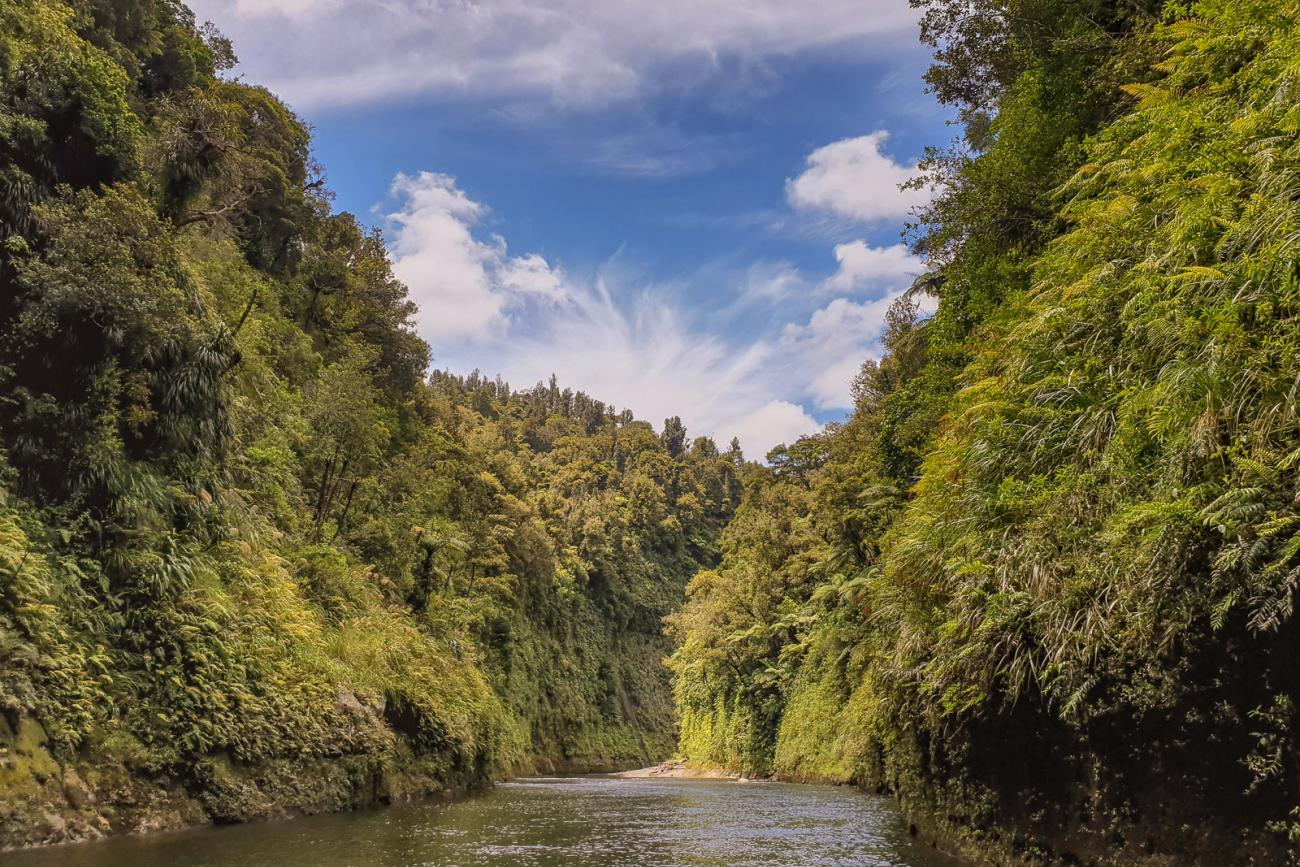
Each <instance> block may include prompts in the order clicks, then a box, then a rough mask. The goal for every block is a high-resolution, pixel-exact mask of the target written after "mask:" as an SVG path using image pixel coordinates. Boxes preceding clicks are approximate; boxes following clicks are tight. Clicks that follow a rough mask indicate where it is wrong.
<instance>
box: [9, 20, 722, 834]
mask: <svg viewBox="0 0 1300 867" xmlns="http://www.w3.org/2000/svg"><path fill="white" fill-rule="evenodd" d="M232 62H233V54H232V50H231V46H230V45H229V44H228V43H227V42H226V41H225V40H223V39H222V38H221V37H220V35H219V34H216V33H215V32H213V31H210V30H203V31H200V30H198V29H196V28H195V25H194V21H193V19H192V16H191V15H190V14H189V13H188V12H187V10H186V9H185V8H184V7H183V6H182V5H181V4H179V3H175V2H171V0H149V2H134V3H130V4H123V3H117V2H113V0H87V2H82V0H78V2H67V3H64V2H55V0H37V2H34V3H32V2H19V0H0V241H2V247H0V280H2V281H3V291H2V292H0V335H3V336H2V337H0V443H2V444H3V450H2V452H0V659H2V660H3V662H2V664H0V746H2V747H3V755H4V765H3V767H2V768H0V783H2V785H3V798H0V845H6V844H10V845H11V844H21V843H31V842H42V841H44V842H50V841H59V840H64V839H69V838H80V837H87V836H96V835H99V834H101V833H104V832H121V831H128V830H134V829H138V828H159V827H167V826H172V825H178V824H183V823H190V822H196V821H209V820H211V821H222V822H224V821H234V820H241V819H247V818H253V817H258V816H266V815H277V814H284V813H293V812H312V811H319V810H327V809H339V808H342V807H347V806H352V805H360V804H367V803H372V802H377V801H388V800H393V799H400V798H405V797H413V796H416V795H421V794H426V793H436V792H443V791H458V790H462V789H464V788H466V787H469V786H474V785H479V784H482V783H484V782H487V781H490V780H492V779H494V778H499V777H501V776H503V775H507V774H510V773H515V772H522V771H528V770H532V769H534V768H543V769H552V768H570V769H582V768H604V767H619V766H627V765H630V764H645V763H648V762H649V761H651V760H653V759H658V758H660V757H662V756H663V755H666V754H668V753H669V752H670V751H671V748H672V744H673V740H674V736H675V735H674V722H673V711H672V700H671V691H670V684H669V681H668V673H667V671H666V670H665V669H664V668H663V666H662V665H661V660H662V658H663V657H664V655H665V654H666V653H667V651H668V649H669V647H668V644H667V642H666V639H665V638H664V637H663V635H662V627H661V618H662V617H663V616H664V615H665V614H667V613H668V612H669V611H670V610H671V609H672V608H673V607H674V606H675V605H676V604H677V600H678V599H679V598H680V596H681V592H682V588H683V586H684V585H685V583H686V581H687V580H688V579H689V577H690V575H691V574H692V573H693V572H694V571H696V570H697V569H698V568H700V567H701V566H703V565H708V564H711V563H713V562H715V561H716V557H717V534H718V531H719V529H720V528H721V526H723V525H724V524H725V522H726V521H727V519H728V517H729V515H730V512H731V510H732V508H733V504H734V499H735V496H736V491H737V489H736V475H737V468H738V466H739V465H740V463H741V458H740V455H739V453H738V451H732V452H729V453H727V454H720V453H719V451H718V449H717V448H716V447H715V446H714V444H713V443H712V442H711V441H709V440H707V439H697V440H695V441H694V442H688V441H687V440H686V432H685V430H684V429H683V428H682V426H681V424H680V422H678V421H676V420H675V419H674V420H669V422H668V423H667V424H666V426H665V431H664V433H663V435H662V436H660V435H657V434H656V433H655V432H654V431H653V429H652V428H651V426H650V425H649V424H646V423H644V422H639V421H636V420H634V419H633V418H632V416H631V414H630V413H628V412H624V411H617V410H615V408H613V407H611V406H607V405H605V404H603V403H601V402H600V401H597V400H595V399H593V398H591V397H589V396H587V395H585V394H583V393H580V392H579V393H574V392H573V391H571V390H567V389H563V390H562V389H561V388H560V387H559V386H558V385H557V384H556V383H555V382H554V381H552V382H551V383H550V384H549V385H539V386H537V387H536V388H533V389H529V390H525V391H514V390H512V389H511V388H510V387H509V386H508V385H506V384H505V383H502V382H500V381H487V380H485V379H483V378H481V377H480V376H478V375H477V374H476V375H472V376H469V377H456V376H452V375H450V374H445V373H438V372H434V373H433V374H432V375H431V376H430V375H428V370H427V368H428V364H429V354H430V353H429V348H428V346H426V345H425V344H424V342H423V341H422V340H420V339H419V338H418V337H417V336H416V335H415V333H414V331H413V329H412V314H413V312H414V308H413V306H412V304H411V303H410V302H409V301H408V299H407V296H406V289H405V287H403V286H402V285H401V284H400V283H399V282H398V281H396V280H395V279H394V277H393V275H392V272H391V269H390V264H389V260H388V256H387V252H386V250H385V247H384V244H383V241H382V239H381V238H380V237H379V236H378V234H376V233H374V232H371V231H369V230H366V229H364V228H363V227H362V226H361V225H359V224H358V222H357V221H356V220H355V219H354V218H353V217H352V216H350V215H348V214H344V213H333V212H332V211H331V208H330V197H329V193H328V190H327V188H326V187H325V185H324V183H323V180H322V177H321V175H320V169H319V167H318V166H316V165H315V164H314V163H313V161H312V159H311V155H310V154H311V150H310V137H309V135H308V132H307V130H306V128H305V127H304V125H303V124H302V123H301V122H300V121H299V120H298V119H297V118H296V117H295V116H294V115H293V114H292V113H291V112H290V111H289V110H288V109H286V108H285V106H284V105H282V104H281V103H280V102H279V101H278V100H277V99H276V98H275V97H274V96H273V95H272V94H270V93H268V92H267V91H265V90H263V89H261V88H258V87H256V86H253V85H249V84H245V83H242V82H240V81H235V80H227V79H223V78H221V77H219V73H220V72H221V71H222V70H224V69H227V68H229V67H230V65H231V64H232Z"/></svg>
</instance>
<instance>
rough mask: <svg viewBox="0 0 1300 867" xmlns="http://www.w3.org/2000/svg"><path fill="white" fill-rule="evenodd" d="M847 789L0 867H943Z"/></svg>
mask: <svg viewBox="0 0 1300 867" xmlns="http://www.w3.org/2000/svg"><path fill="white" fill-rule="evenodd" d="M957 863H958V862H956V861H954V860H951V859H949V858H946V857H945V856H943V855H941V854H939V853H937V852H935V851H934V850H933V849H930V848H929V847H926V846H923V845H920V844H918V843H916V842H915V841H914V840H913V839H912V838H911V837H910V836H909V835H908V833H907V826H906V824H905V823H904V822H903V820H902V819H901V818H900V816H899V814H898V811H897V809H896V808H895V807H894V805H893V803H892V802H890V801H888V800H887V799H884V798H878V797H875V796H872V795H865V794H862V793H860V792H857V791H855V790H852V789H847V788H835V787H830V786H794V785H787V784H783V783H747V784H740V783H733V782H728V781H723V780H673V779H649V780H645V779H623V778H616V777H605V776H588V777H536V778H531V779H526V780H516V781H512V782H509V783H503V784H501V785H499V786H497V787H496V788H494V789H493V790H491V791H489V792H486V793H484V794H482V795H477V796H474V797H470V798H465V799H463V800H460V801H456V802H453V803H450V804H425V805H418V806H408V807H398V808H393V809H390V810H382V811H373V812H361V813H351V814H345V815H338V816H318V817H314V818H310V819H297V820H293V821H289V822H274V823H267V824H261V825H246V826H237V827H230V828H219V829H202V830H194V831H185V832H180V833H175V834H161V835H154V836H148V837H137V838H119V839H114V840H109V841H106V842H102V843H91V844H86V845H82V846H71V847H61V848H58V849H48V850H42V851H33V852H25V853H11V854H7V855H6V856H5V864H6V867H55V865H58V867H164V865H165V867H260V865H276V867H354V865H355V867H362V865H365V867H370V865H379V867H426V865H427V867H442V865H448V867H450V865H455V867H479V865H483V867H505V865H520V867H596V865H648V867H649V865H653V867H722V865H727V867H730V865H751V864H752V865H770V867H838V865H854V867H862V865H866V867H953V865H956V864H957Z"/></svg>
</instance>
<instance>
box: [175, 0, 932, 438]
mask: <svg viewBox="0 0 1300 867" xmlns="http://www.w3.org/2000/svg"><path fill="white" fill-rule="evenodd" d="M190 5H191V6H192V7H193V8H194V9H195V12H196V14H197V15H198V17H199V19H200V20H204V19H210V20H212V21H213V22H214V23H216V24H217V26H218V27H219V28H220V29H221V30H222V31H223V32H225V33H226V34H227V35H228V36H230V37H232V39H234V41H235V46H236V50H237V52H238V53H239V56H240V59H241V65H240V67H239V69H238V70H237V73H238V74H241V75H243V76H244V77H245V78H246V79H247V80H249V81H251V82H254V83H259V84H266V85H267V86H269V87H270V88H271V89H272V90H274V91H275V92H276V93H277V94H279V95H280V96H281V97H282V98H284V99H285V100H286V101H287V102H288V103H289V104H290V105H291V106H292V107H293V108H294V109H295V110H296V111H297V112H298V113H299V114H300V115H301V116H302V117H303V118H304V120H306V121H307V122H308V123H309V124H311V125H312V127H313V128H314V131H315V155H316V157H317V159H318V160H319V161H320V162H321V163H322V165H323V166H324V168H325V172H326V175H327V177H328V180H329V184H330V186H331V188H332V189H333V190H334V191H335V193H336V195H337V199H336V205H337V206H338V207H339V208H341V209H346V210H350V211H352V212H354V213H356V214H357V215H358V216H360V217H361V218H362V219H363V220H364V221H365V222H367V223H369V224H371V225H375V226H378V227H380V228H381V229H382V230H383V231H384V233H385V236H386V238H387V239H388V241H389V246H390V250H391V252H392V255H393V260H394V265H395V269H396V271H397V273H398V275H399V276H400V277H401V278H402V279H403V280H405V281H406V282H407V284H408V286H409V287H410V289H411V294H412V297H413V298H414V299H415V300H416V301H417V303H418V304H419V305H420V307H421V315H420V319H419V325H420V330H421V332H422V334H423V335H424V336H425V338H426V339H428V340H429V342H430V344H431V346H432V347H433V354H434V363H435V364H436V365H437V366H439V367H447V368H450V369H452V370H456V371H460V372H468V371H469V370H472V369H474V368H478V369H480V370H482V371H484V372H485V373H487V374H489V375H493V374H497V373H500V374H501V375H503V376H505V377H506V378H507V379H508V380H509V381H510V382H511V383H512V384H513V385H515V386H516V387H523V386H527V385H530V384H532V383H533V382H536V381H538V380H542V379H545V378H547V377H548V376H549V375H550V374H551V373H552V372H554V373H556V374H558V375H559V377H560V379H561V381H562V382H563V383H564V384H565V385H569V386H572V387H575V388H581V389H584V390H587V391H589V392H590V393H592V394H593V395H594V396H596V397H598V398H600V399H603V400H605V401H607V402H611V403H614V404H616V405H618V406H620V407H622V406H627V407H630V408H631V409H632V410H633V411H634V412H636V413H637V415H638V416H641V417H643V418H647V419H649V420H651V421H653V422H654V423H655V424H656V425H658V424H659V423H660V421H661V420H662V419H663V418H664V417H665V416H666V415H669V414H680V415H681V416H682V417H683V419H684V420H685V422H686V424H687V427H688V429H689V430H690V431H691V433H692V434H704V433H708V434H712V435H714V436H715V437H717V438H718V439H719V440H720V441H723V442H725V441H726V440H727V439H729V438H730V437H731V436H733V435H737V436H739V437H740V438H741V440H742V443H743V445H744V446H745V449H746V452H747V453H748V454H750V455H751V456H755V457H757V456H760V455H761V454H762V453H763V452H765V451H766V450H767V449H768V448H770V447H771V446H772V445H775V444H776V443H778V442H781V441H786V440H790V439H793V438H794V437H797V436H799V435H801V434H804V433H809V432H811V431H813V430H815V429H816V428H817V427H818V425H819V424H821V423H824V422H826V421H829V420H834V419H838V418H841V417H842V416H843V414H844V411H845V409H846V408H847V406H848V404H849V397H848V383H849V381H850V380H851V378H852V375H853V373H854V371H855V370H856V368H857V367H858V365H860V364H861V362H862V361H863V360H865V359H866V358H868V357H872V356H873V355H875V353H876V352H877V351H878V337H879V332H880V327H881V322H882V318H883V315H884V311H885V310H886V309H887V308H888V306H889V303H891V301H892V299H893V298H894V297H895V296H896V295H897V294H898V292H899V291H901V290H902V289H904V288H906V286H907V285H908V284H910V282H911V277H912V275H914V274H915V273H917V272H919V270H920V269H921V268H922V263H920V262H919V261H917V260H915V259H914V258H913V257H911V256H910V255H909V254H908V253H907V252H906V250H905V249H903V248H902V247H900V246H898V242H899V232H900V229H901V227H902V224H903V222H904V221H905V219H906V214H907V213H908V211H909V210H910V209H912V208H914V207H916V206H918V205H920V204H923V202H924V200H925V198H926V194H925V193H923V192H916V191H913V192H900V191H899V190H898V188H897V187H898V182H899V181H900V180H902V179H905V178H906V177H908V176H909V175H910V174H911V173H912V172H913V170H914V166H915V160H916V157H917V156H918V155H919V154H920V153H921V152H922V149H923V148H924V146H925V145H927V144H942V143H944V142H945V141H946V140H947V139H948V138H949V137H950V136H951V134H952V133H951V129H950V128H949V127H948V126H947V125H946V124H945V120H946V117H947V115H946V113H945V112H944V111H943V110H941V109H940V108H939V107H938V106H937V105H936V104H935V103H934V102H933V100H932V99H931V98H930V97H929V96H927V95H926V94H925V93H924V88H923V84H922V82H921V74H922V72H923V71H924V69H925V66H926V64H927V62H928V52H927V51H926V50H925V49H924V47H923V46H921V45H919V44H918V42H917V39H916V25H915V15H914V13H913V12H912V11H911V10H909V9H908V7H907V4H906V0H814V2H807V3H799V4H793V3H789V2H788V0H689V2H688V0H657V2H647V0H604V2H595V0H528V2H524V0H279V2H276V0H192V2H191V4H190Z"/></svg>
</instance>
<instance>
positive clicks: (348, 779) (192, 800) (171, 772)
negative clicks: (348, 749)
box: [0, 714, 645, 853]
mask: <svg viewBox="0 0 1300 867" xmlns="http://www.w3.org/2000/svg"><path fill="white" fill-rule="evenodd" d="M644 761H645V758H644V757H642V756H638V757H594V756H593V757H582V756H576V757H560V758H557V757H549V756H534V757H531V758H530V759H528V760H526V761H524V762H522V763H521V764H519V765H517V766H515V767H513V768H511V769H508V771H509V772H508V773H498V774H495V775H494V774H491V773H489V772H488V771H487V770H486V769H483V768H477V767H471V768H462V767H457V766H456V765H455V764H454V763H453V762H452V761H451V760H450V759H449V758H448V757H447V756H445V755H439V754H432V755H431V754H417V753H415V752H414V751H413V750H411V749H410V748H409V747H407V746H406V745H403V744H400V743H398V744H395V745H394V747H393V749H392V750H391V751H388V752H385V753H364V754H355V755H346V756H324V757H323V756H313V757H297V758H281V759H273V760H268V761H264V762H259V763H256V764H252V765H246V764H239V763H236V762H234V761H232V760H231V758H230V757H229V756H228V755H226V754H224V753H216V754H213V755H210V756H207V757H205V758H204V759H203V760H201V761H199V762H196V763H195V764H194V765H193V766H192V767H188V768H184V769H177V768H149V767H132V766H131V764H130V761H129V759H124V758H122V757H116V756H115V757H111V758H106V757H104V756H92V757H90V758H84V757H79V758H75V759H71V760H67V759H64V760H61V759H60V758H57V757H56V756H55V755H54V754H53V752H52V751H51V750H50V748H49V743H48V738H47V736H46V733H45V730H44V728H43V727H42V726H41V724H40V723H39V722H38V721H37V720H35V719H33V718H31V717H27V716H23V717H19V718H17V719H16V720H13V719H7V718H6V717H5V716H4V715H3V714H0V853H3V852H10V851H16V850H22V849H32V848H42V847H46V846H59V845H63V844H70V843H84V842H92V841H94V840H98V839H103V838H107V837H113V836H122V835H131V834H150V833H155V832H166V831H178V830H182V829H185V828H192V827H200V826H204V825H224V824H242V823H252V822H262V821H273V820H281V819H292V818H299V817H304V816H313V815H320V814H326V813H344V812H349V811H352V810H361V809H368V808H377V807H386V806H389V805H393V804H401V803H413V802H419V801H434V800H452V799H455V798H457V797H461V796H464V795H467V794H470V793H472V792H475V791H481V790H483V789H486V788H488V787H490V786H491V785H493V784H494V783H495V782H499V781H501V780H504V779H509V778H513V777H521V776H529V775H536V774H584V773H616V772H619V771H624V770H627V769H630V768H635V767H637V766H639V765H641V764H644Z"/></svg>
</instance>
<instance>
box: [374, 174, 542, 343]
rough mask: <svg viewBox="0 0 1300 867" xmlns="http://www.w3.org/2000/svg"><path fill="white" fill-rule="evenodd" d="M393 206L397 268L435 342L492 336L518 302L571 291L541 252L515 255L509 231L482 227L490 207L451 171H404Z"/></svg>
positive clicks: (392, 237) (391, 231)
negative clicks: (486, 234) (478, 231)
mask: <svg viewBox="0 0 1300 867" xmlns="http://www.w3.org/2000/svg"><path fill="white" fill-rule="evenodd" d="M391 193H392V196H393V198H395V199H396V200H397V201H398V203H399V207H398V209H397V210H396V211H394V212H393V213H391V214H389V215H388V217H387V221H388V230H389V231H388V235H389V238H390V244H391V249H392V257H393V271H394V273H396V275H397V277H398V278H399V279H400V280H402V281H403V282H404V283H406V285H407V287H408V288H409V289H410V292H411V299H412V300H413V301H415V303H416V304H417V305H418V306H419V308H420V313H419V318H418V322H419V327H420V330H421V331H422V333H423V335H424V336H425V337H426V338H427V339H428V340H429V341H430V342H432V343H434V344H435V345H436V344H438V343H442V342H448V341H459V340H475V339H482V338H485V337H487V336H489V335H491V334H493V333H496V332H499V331H501V330H502V329H504V328H506V327H507V326H508V321H507V320H508V318H509V316H510V313H511V310H512V308H517V307H518V306H520V305H522V304H525V303H527V302H528V301H530V300H540V301H544V302H550V303H552V304H554V303H559V302H561V301H563V300H564V299H565V297H566V295H565V288H564V276H563V274H561V273H560V272H559V271H557V270H556V269H554V268H552V267H551V266H550V264H549V263H547V261H546V260H545V259H543V258H542V257H541V256H538V255H535V254H533V255H528V256H511V255H510V254H509V252H508V251H507V249H506V242H505V240H504V239H502V238H500V237H497V236H493V237H491V238H489V239H488V240H486V241H484V240H481V239H479V238H477V237H476V236H475V234H474V228H475V226H476V225H477V224H478V223H479V221H480V220H481V219H482V218H483V216H484V215H485V214H486V212H487V209H486V208H485V207H484V206H483V205H480V204H479V203H478V202H475V201H473V200H472V199H470V198H469V196H467V195H465V193H464V191H463V190H461V189H460V188H459V187H458V186H456V181H455V179H454V178H451V177H449V176H447V175H442V174H437V173H435V172H421V173H420V174H419V175H414V176H410V175H404V174H401V175H398V176H397V178H396V179H395V180H394V181H393V185H392V189H391Z"/></svg>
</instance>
